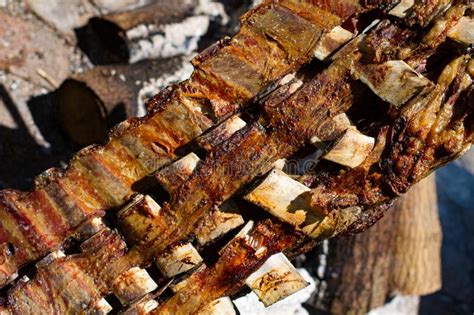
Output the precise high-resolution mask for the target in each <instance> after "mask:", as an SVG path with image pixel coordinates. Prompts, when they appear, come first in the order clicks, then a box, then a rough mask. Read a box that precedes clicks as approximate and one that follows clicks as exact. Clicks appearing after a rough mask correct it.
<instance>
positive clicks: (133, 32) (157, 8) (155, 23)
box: [76, 0, 226, 64]
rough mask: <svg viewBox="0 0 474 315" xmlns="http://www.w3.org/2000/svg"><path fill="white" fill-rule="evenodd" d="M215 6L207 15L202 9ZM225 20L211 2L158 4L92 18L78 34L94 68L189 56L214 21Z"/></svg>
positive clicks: (183, 1)
mask: <svg viewBox="0 0 474 315" xmlns="http://www.w3.org/2000/svg"><path fill="white" fill-rule="evenodd" d="M203 4H206V5H207V6H212V10H210V11H208V12H205V11H203V10H202V9H201V5H203ZM218 18H220V19H225V18H226V17H225V12H224V11H223V8H222V6H221V5H220V4H218V3H212V2H211V1H198V0H192V1H185V0H178V1H166V0H157V1H153V2H152V3H149V4H148V5H145V6H142V7H139V8H135V9H133V10H130V11H125V12H117V13H111V14H107V15H104V16H100V17H93V18H91V19H90V20H89V22H88V23H87V25H85V26H84V27H82V28H80V29H78V30H77V31H76V33H77V36H78V39H79V42H78V45H79V47H80V48H81V49H82V50H83V51H84V52H85V53H86V54H87V56H88V57H89V59H90V60H91V61H92V62H93V63H94V64H116V63H127V62H132V63H133V62H137V61H139V60H143V59H152V58H158V57H165V58H166V57H173V56H176V55H179V54H190V53H191V52H193V51H195V50H196V49H197V43H198V40H199V39H200V37H201V36H203V35H204V34H205V33H206V32H207V30H208V27H209V23H210V20H211V19H218Z"/></svg>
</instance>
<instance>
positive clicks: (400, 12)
mask: <svg viewBox="0 0 474 315" xmlns="http://www.w3.org/2000/svg"><path fill="white" fill-rule="evenodd" d="M414 4H415V0H401V1H400V3H399V4H397V5H396V6H395V7H394V8H393V9H392V10H390V11H389V12H388V13H389V14H391V15H393V16H396V17H399V18H404V17H406V16H407V13H408V10H409V9H410V8H411V7H412V6H413V5H414Z"/></svg>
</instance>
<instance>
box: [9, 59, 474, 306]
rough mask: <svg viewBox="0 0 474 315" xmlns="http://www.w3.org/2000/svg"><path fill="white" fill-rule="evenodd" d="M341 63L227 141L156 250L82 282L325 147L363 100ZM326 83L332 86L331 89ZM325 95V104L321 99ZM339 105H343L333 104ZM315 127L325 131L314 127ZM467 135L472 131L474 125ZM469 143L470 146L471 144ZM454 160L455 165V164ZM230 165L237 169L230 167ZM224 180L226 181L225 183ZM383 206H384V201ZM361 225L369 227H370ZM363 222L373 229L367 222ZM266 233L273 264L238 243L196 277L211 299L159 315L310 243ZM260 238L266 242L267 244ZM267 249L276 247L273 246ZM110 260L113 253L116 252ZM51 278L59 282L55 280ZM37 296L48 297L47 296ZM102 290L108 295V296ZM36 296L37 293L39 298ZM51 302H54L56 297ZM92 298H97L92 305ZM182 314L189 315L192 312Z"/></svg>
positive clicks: (186, 188) (187, 189)
mask: <svg viewBox="0 0 474 315" xmlns="http://www.w3.org/2000/svg"><path fill="white" fill-rule="evenodd" d="M346 57H347V56H346ZM357 58H360V56H357V55H356V56H351V58H347V59H351V61H354V60H357ZM341 59H342V61H336V62H335V63H334V64H333V65H331V66H330V67H329V68H328V69H327V70H326V71H324V72H323V73H322V74H318V75H317V76H316V77H315V79H314V80H312V81H310V82H309V84H306V85H303V87H302V88H300V90H298V91H297V92H296V93H295V95H293V96H291V97H290V98H289V99H288V100H285V102H284V103H283V105H281V106H277V104H272V102H271V100H270V101H268V102H267V103H266V105H265V107H264V110H265V115H264V116H263V117H262V118H261V119H260V121H258V122H255V123H253V124H250V125H249V126H248V127H246V128H243V129H242V130H241V131H239V132H238V133H237V134H235V135H234V136H233V137H231V139H229V140H228V141H224V142H223V143H222V144H221V145H220V146H219V147H218V148H216V149H215V150H213V151H211V152H210V155H209V156H208V159H206V161H205V163H204V165H203V166H202V167H200V168H199V169H198V170H197V172H196V173H195V174H193V175H192V176H191V178H190V180H189V181H187V182H186V183H185V184H183V186H181V187H179V189H178V190H177V192H176V193H175V194H174V195H173V196H172V200H171V201H170V203H169V204H166V205H165V206H164V208H163V209H162V210H163V211H161V212H160V218H159V220H156V222H160V223H159V226H157V227H155V230H154V234H155V235H156V234H158V236H157V238H155V239H153V238H152V239H151V242H146V241H144V242H143V244H139V246H136V247H132V248H131V250H130V251H129V252H128V253H127V254H126V255H122V254H121V253H120V250H119V251H118V252H117V255H113V256H116V257H114V260H113V262H106V261H107V260H101V261H100V263H105V264H110V265H111V266H110V268H108V269H107V271H108V273H109V272H110V274H109V275H113V276H109V278H108V279H107V278H106V277H104V275H102V276H101V275H93V276H90V278H87V277H85V278H84V279H94V280H95V281H98V280H97V279H101V280H100V281H103V283H104V287H105V283H110V282H111V281H113V279H114V277H115V276H117V275H119V274H120V273H121V272H122V271H123V270H126V269H127V268H130V266H133V265H137V264H145V263H147V261H149V260H150V259H151V258H152V257H153V256H155V255H157V254H159V253H160V252H163V251H164V250H165V249H166V248H167V247H168V246H169V245H171V244H173V242H174V240H179V239H183V238H186V236H187V235H189V233H190V232H192V230H193V222H196V221H197V219H198V218H199V217H200V214H202V213H203V212H206V211H208V209H212V208H213V207H216V206H217V205H219V204H220V203H222V201H224V200H226V199H228V198H230V197H231V196H232V195H233V194H234V193H235V192H236V191H237V189H238V188H240V187H241V186H242V185H243V184H245V183H248V182H250V181H251V180H252V179H253V178H255V176H257V175H258V174H263V173H265V172H267V171H268V170H269V169H270V168H271V167H272V163H273V162H274V161H275V160H276V159H277V158H278V157H282V156H290V155H291V154H293V153H294V152H295V151H296V150H297V149H298V148H300V147H301V146H303V145H304V144H305V143H307V142H308V139H309V138H310V137H312V136H314V135H315V134H316V135H319V136H320V137H321V138H322V139H325V135H326V134H327V131H325V130H320V129H321V128H320V127H319V126H323V125H325V124H324V122H325V120H330V119H331V117H334V116H335V115H337V114H338V113H340V112H344V111H346V110H347V109H348V107H350V106H351V105H353V104H354V100H353V99H352V95H354V94H357V93H354V91H353V90H352V89H351V83H352V79H351V78H350V72H349V71H348V68H347V67H348V61H347V60H344V58H341ZM336 78H346V79H344V80H342V82H337V80H336ZM322 83H329V84H328V85H325V84H322ZM331 83H332V85H331ZM321 89H325V90H323V91H324V93H321ZM326 92H328V93H326ZM321 95H323V96H324V97H322V98H321ZM420 98H421V97H420ZM312 100H316V102H314V103H313V102H311V101H312ZM329 100H331V101H332V102H330V101H329ZM334 100H339V101H338V102H334ZM304 102H306V103H304ZM307 103H310V104H311V105H312V106H309V108H307V106H304V104H307ZM313 104H314V105H313ZM322 109H323V110H322ZM465 114H466V115H471V116H464V118H463V119H466V121H467V122H469V121H470V120H468V119H467V118H469V117H471V121H472V112H470V114H469V112H467V113H465ZM298 115H302V116H299V117H312V118H318V117H320V119H319V120H318V119H315V120H311V119H308V120H307V121H305V122H301V121H298V119H297V117H298ZM279 117H280V118H281V117H288V119H287V121H281V120H280V119H279ZM466 117H467V118H466ZM314 121H316V122H322V123H321V124H314ZM471 124H472V123H471ZM469 128H470V130H472V125H471V126H470V127H469ZM468 141H472V136H471V138H470V140H468ZM449 158H452V156H450V157H449ZM229 161H233V162H232V163H230V162H229ZM237 162H239V163H242V165H248V167H246V168H239V167H237V165H239V163H237ZM246 162H247V163H246ZM248 162H250V163H248ZM233 163H236V164H233ZM226 164H227V165H226ZM232 165H235V167H232ZM228 166H230V169H229V168H227V167H228ZM249 174H252V175H249ZM211 175H212V176H211ZM218 175H221V176H220V177H219V176H218ZM225 179H226V180H225ZM384 202H386V201H385V200H384ZM196 205H199V207H198V208H197V209H196V208H195V206H196ZM371 206H373V205H368V206H367V209H370V208H371ZM318 207H320V205H319V204H315V209H317V210H318V211H319V208H318ZM335 209H337V208H335ZM367 211H369V210H367ZM334 212H336V211H334ZM332 213H333V212H331V215H332ZM334 217H336V218H337V215H334ZM361 220H362V221H363V220H364V219H361ZM364 222H365V224H367V220H366V221H364ZM175 226H177V227H178V228H176V229H173V227H175ZM265 229H266V230H268V232H267V236H266V237H267V238H266V241H262V244H266V245H265V246H267V245H268V248H269V251H268V253H267V254H266V255H267V256H258V257H256V256H255V253H254V252H255V251H253V252H252V250H248V248H247V250H244V249H243V248H245V247H246V246H245V244H240V245H235V243H241V241H238V242H237V241H235V242H233V243H232V244H234V245H232V246H230V247H226V249H225V251H224V254H223V255H222V257H221V258H220V260H219V261H218V263H217V264H216V265H215V266H214V267H213V268H214V269H212V270H213V272H215V275H217V276H215V277H214V276H210V274H209V273H211V275H212V272H211V271H209V270H208V269H205V270H204V271H203V272H199V273H196V274H195V275H193V276H192V277H202V278H200V279H201V280H200V283H203V284H204V285H211V286H209V287H207V286H206V287H205V288H208V290H207V291H206V290H203V287H201V289H200V290H201V291H203V292H205V293H204V294H201V295H196V294H194V295H193V299H194V302H192V301H191V302H190V301H187V302H186V301H184V302H179V303H178V302H177V301H175V300H176V298H172V299H171V300H169V301H168V302H166V303H165V305H164V306H163V308H160V309H159V310H160V311H163V312H165V311H166V310H167V306H171V307H173V308H176V307H177V306H178V305H181V306H180V307H189V309H188V310H195V309H197V308H198V307H199V305H205V303H207V302H210V301H212V300H213V299H214V298H216V297H219V296H222V294H229V293H232V292H234V291H233V290H234V289H236V288H238V285H239V283H241V282H242V281H243V280H244V279H245V275H248V274H250V273H251V271H252V270H255V268H256V267H257V266H259V265H260V264H261V263H262V262H263V261H264V259H265V257H268V256H269V255H270V254H271V253H274V252H279V251H282V250H291V249H292V248H294V247H297V246H298V245H300V244H301V243H303V242H304V241H307V242H308V239H307V238H306V237H304V236H303V235H302V234H301V233H300V232H297V231H294V230H293V229H291V228H289V227H288V226H286V225H281V224H280V223H276V222H271V221H268V222H261V223H259V225H258V227H257V228H256V229H254V231H256V232H255V233H257V234H256V235H260V234H258V233H263V232H262V231H265ZM161 231H162V232H164V233H163V234H161V235H160V234H159V233H158V232H161ZM167 231H169V234H167V233H166V232H167ZM285 231H286V232H285ZM332 232H334V231H332ZM337 232H342V231H337ZM272 233H273V234H272ZM264 234H265V233H264ZM269 235H272V237H269ZM147 236H148V235H144V240H146V239H147ZM258 237H259V238H261V237H262V236H258ZM269 240H271V241H269ZM269 242H270V243H271V244H273V245H270V243H269ZM313 243H314V241H309V244H313ZM247 247H248V246H247ZM111 248H112V247H111ZM112 252H114V251H113V250H112ZM86 256H87V255H86ZM89 256H90V255H89ZM237 256H238V257H242V259H238V258H235V257H237ZM76 258H77V257H76ZM244 258H245V259H244ZM89 259H93V258H90V257H86V260H89ZM115 259H117V260H115ZM230 260H232V261H233V263H231V262H230ZM242 264H244V265H242ZM86 266H87V267H85V268H80V270H82V271H83V270H89V268H90V266H91V265H86ZM51 268H53V267H51ZM239 268H243V269H239ZM48 270H49V269H48ZM53 270H54V268H53ZM206 270H207V271H206ZM232 270H234V271H232ZM235 270H240V275H239V276H236V275H237V274H238V272H236V271H235ZM91 271H92V272H94V271H93V269H91ZM203 275H206V277H207V278H204V276H203ZM229 275H231V276H232V275H234V278H235V279H231V281H229V280H227V281H224V282H223V283H226V285H225V287H224V286H223V288H221V289H220V290H222V291H218V290H217V289H219V288H220V287H216V288H217V289H216V290H212V289H211V288H212V285H215V284H216V283H219V282H220V281H221V280H226V279H224V278H219V277H229ZM51 278H52V279H53V277H51ZM205 279H208V280H205ZM37 280H38V279H35V282H31V284H29V285H30V286H34V284H35V283H38V281H37ZM212 281H215V282H212ZM218 281H219V282H218ZM239 281H240V282H239ZM40 282H41V281H40ZM56 282H57V283H55V282H54V281H53V282H52V283H53V285H51V287H56V288H60V287H62V286H61V284H60V282H59V281H56ZM190 283H194V281H191V282H190ZM99 287H100V286H99ZM90 289H91V290H97V288H92V287H91V288H90ZM195 289H196V287H194V290H195ZM38 290H44V288H43V289H38ZM102 290H104V289H103V288H102ZM26 291H27V290H26ZM98 291H100V290H98ZM201 291H200V292H201ZM15 292H16V293H18V292H20V293H19V296H20V297H19V298H18V297H16V299H17V300H16V301H14V303H12V304H14V305H15V307H19V309H23V310H28V308H27V307H28V305H29V303H31V302H20V303H19V302H18V301H22V299H23V298H24V297H23V293H21V290H19V291H18V290H16V291H15ZM32 292H35V290H33V291H32ZM180 292H181V291H180ZM101 294H103V292H101V293H98V292H94V293H93V294H92V293H91V294H90V297H88V298H87V299H85V300H86V301H96V299H97V297H100V296H101ZM182 294H183V292H181V293H180V295H179V296H181V297H182V296H183V295H182ZM14 296H15V295H14V294H11V295H10V298H11V299H12V300H15V297H14ZM50 296H51V297H52V296H54V295H50ZM92 296H94V297H93V298H92ZM66 300H68V298H66ZM79 300H80V299H77V297H76V301H79ZM183 300H184V299H183ZM172 301H175V302H172ZM173 303H175V304H173ZM180 303H181V304H180ZM186 303H187V304H186ZM64 304H67V303H64ZM78 304H79V306H78V307H79V308H80V307H81V305H80V303H78ZM59 305H61V303H59ZM182 305H184V306H182ZM22 307H25V308H22ZM58 307H59V306H58ZM82 307H84V305H82ZM182 309H183V310H186V308H182ZM15 310H17V309H15ZM71 310H74V308H71Z"/></svg>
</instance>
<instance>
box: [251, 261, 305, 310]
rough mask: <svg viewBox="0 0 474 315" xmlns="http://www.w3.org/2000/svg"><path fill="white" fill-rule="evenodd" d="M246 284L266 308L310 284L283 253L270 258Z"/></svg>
mask: <svg viewBox="0 0 474 315" xmlns="http://www.w3.org/2000/svg"><path fill="white" fill-rule="evenodd" d="M245 283H246V284H247V286H248V287H249V288H250V289H252V291H253V292H255V294H256V295H257V296H258V298H259V299H260V300H261V301H262V302H263V304H265V306H270V305H272V304H273V303H275V302H278V301H280V300H282V299H284V298H286V297H287V296H290V295H291V294H293V293H295V292H297V291H299V290H301V289H303V288H305V287H306V286H308V284H309V283H308V282H306V280H304V278H303V277H302V276H301V275H300V274H299V273H298V271H297V270H296V269H295V267H293V265H292V264H291V263H290V261H289V260H288V259H287V258H286V257H285V255H283V254H282V253H278V254H275V255H273V256H271V257H270V258H268V259H267V261H266V262H265V263H264V264H263V265H262V266H261V267H260V268H259V269H258V270H257V271H255V272H254V273H252V274H251V275H250V276H249V277H248V278H247V280H246V281H245Z"/></svg>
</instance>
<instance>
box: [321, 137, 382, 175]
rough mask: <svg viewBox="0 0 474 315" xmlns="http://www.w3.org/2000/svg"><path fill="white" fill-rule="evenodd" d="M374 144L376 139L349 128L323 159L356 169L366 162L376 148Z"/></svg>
mask: <svg viewBox="0 0 474 315" xmlns="http://www.w3.org/2000/svg"><path fill="white" fill-rule="evenodd" d="M374 143H375V139H374V138H372V137H368V136H365V135H363V134H362V133H360V132H359V131H357V130H356V129H354V128H349V129H347V130H346V132H345V133H344V135H343V136H342V137H341V138H340V139H339V140H338V141H336V143H335V144H334V146H333V147H332V148H331V149H330V150H329V152H327V153H326V154H325V155H324V156H323V159H326V160H329V161H332V162H335V163H339V164H341V165H344V166H348V167H350V168H355V167H357V166H359V165H360V164H361V163H362V162H364V160H365V159H366V158H367V156H368V155H369V154H370V152H371V151H372V149H373V148H374Z"/></svg>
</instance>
